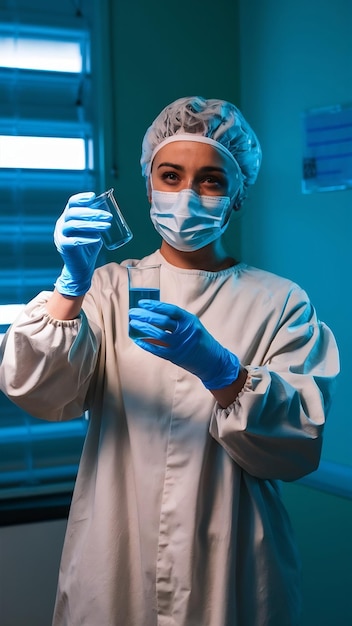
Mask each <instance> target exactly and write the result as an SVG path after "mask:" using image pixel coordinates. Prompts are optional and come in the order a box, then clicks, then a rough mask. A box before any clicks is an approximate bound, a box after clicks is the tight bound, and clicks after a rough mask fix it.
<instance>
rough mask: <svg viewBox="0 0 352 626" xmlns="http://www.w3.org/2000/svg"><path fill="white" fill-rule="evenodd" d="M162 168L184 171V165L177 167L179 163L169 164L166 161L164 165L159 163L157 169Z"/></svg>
mask: <svg viewBox="0 0 352 626" xmlns="http://www.w3.org/2000/svg"><path fill="white" fill-rule="evenodd" d="M160 167H173V168H174V169H175V170H183V169H184V168H183V167H182V165H177V163H169V162H168V161H164V162H163V163H159V165H158V167H157V169H159V168H160Z"/></svg>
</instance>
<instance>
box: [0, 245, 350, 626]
mask: <svg viewBox="0 0 352 626" xmlns="http://www.w3.org/2000/svg"><path fill="white" fill-rule="evenodd" d="M129 263H131V260H130V261H129ZM133 263H134V264H137V263H142V264H154V263H161V299H162V300H163V301H165V302H171V303H174V304H177V305H178V306H180V307H182V308H184V309H186V310H187V311H190V312H192V313H194V314H196V315H197V316H198V317H199V318H200V319H201V321H202V323H203V324H204V326H205V327H206V328H207V329H208V331H209V332H210V333H211V334H212V335H213V336H214V337H215V338H216V339H217V340H218V341H219V342H220V343H221V344H223V345H224V346H226V347H227V348H228V349H229V350H232V351H233V352H234V353H236V354H237V355H238V357H239V359H240V361H241V363H242V364H243V365H244V366H245V367H246V368H247V370H248V378H247V381H246V384H245V387H244V389H243V390H242V392H241V393H240V394H239V396H238V398H237V399H236V401H235V402H234V403H233V404H232V405H231V406H229V407H228V408H226V409H223V408H221V407H220V406H219V405H218V404H216V402H215V400H214V398H213V396H212V394H211V393H210V392H209V391H207V390H206V389H205V388H204V387H203V385H202V383H201V382H200V380H199V379H197V378H196V377H195V376H194V375H192V374H190V373H189V372H187V371H185V370H183V369H181V368H179V367H177V366H175V365H173V364H172V363H170V362H169V361H165V360H162V359H160V358H158V357H157V356H155V355H152V354H150V353H148V352H145V351H144V350H142V349H141V348H139V347H138V346H136V345H135V344H134V343H133V341H131V339H129V337H128V308H129V306H128V284H127V271H126V267H124V265H126V264H127V261H126V263H124V264H121V265H117V264H109V265H106V266H105V267H102V268H99V269H98V270H96V272H95V275H94V279H93V283H92V287H91V289H90V291H89V293H88V294H87V295H86V297H85V301H84V313H82V314H81V316H80V318H78V319H75V320H73V321H63V322H62V321H58V320H54V319H53V318H51V317H50V316H49V315H48V313H47V312H46V308H45V301H46V300H47V298H48V297H49V294H47V293H42V294H40V295H39V296H38V297H37V298H35V299H34V300H33V301H32V302H31V303H29V304H28V305H27V307H26V309H25V310H24V312H23V313H22V314H21V316H20V318H19V319H18V320H17V321H16V323H15V324H14V326H13V327H12V328H11V330H10V332H9V333H8V335H7V337H6V342H5V345H4V347H3V351H4V355H3V362H2V366H1V370H0V371H1V375H0V380H1V388H2V389H3V391H4V392H5V393H6V394H7V395H8V396H9V397H10V398H11V399H12V400H13V401H14V402H16V403H17V404H19V405H20V406H21V407H23V408H24V409H25V410H26V411H27V412H29V413H31V414H33V415H35V416H37V417H41V418H44V419H47V420H67V419H70V418H73V417H75V416H78V415H80V414H81V413H82V412H83V410H84V409H89V411H90V422H89V429H88V434H87V438H86V442H85V446H84V450H83V454H82V459H81V464H80V469H79V473H78V478H77V483H76V487H75V491H74V496H73V501H72V506H71V512H70V516H69V521H68V528H67V534H66V539H65V544H64V549H63V556H62V562H61V568H60V575H59V584H58V595H57V602H56V608H55V616H54V622H53V623H54V625H55V626H79V625H85V626H296V625H297V624H298V622H299V617H298V616H299V612H300V589H299V587H300V585H299V579H300V573H299V564H298V559H297V553H296V547H295V543H294V540H293V537H292V531H291V527H290V523H289V521H288V518H287V514H286V511H285V509H284V507H283V505H282V503H281V500H280V494H279V487H278V482H277V481H278V480H280V479H281V480H287V481H290V480H295V479H297V478H299V477H301V476H303V475H304V474H307V473H309V472H311V471H313V470H314V469H316V467H317V465H318V463H319V457H320V451H321V443H322V429H323V424H324V420H325V416H326V412H327V409H328V407H329V404H330V398H331V387H332V383H333V381H334V378H335V377H336V374H337V372H338V354H337V349H336V344H335V341H334V338H333V336H332V334H331V332H330V330H329V329H328V328H327V327H326V326H325V325H324V324H323V323H320V322H319V321H318V320H317V318H316V314H315V311H314V309H313V307H312V305H311V304H310V302H309V300H308V298H307V296H306V294H305V293H304V291H302V290H301V289H300V288H299V287H298V286H297V285H295V284H293V283H291V282H290V281H288V280H286V279H282V278H279V277H277V276H275V275H273V274H270V273H268V272H264V271H261V270H258V269H255V268H252V267H249V266H247V265H245V264H238V265H236V266H234V267H232V268H230V269H226V270H224V271H220V272H215V273H214V272H207V271H200V270H187V269H180V268H177V267H174V266H172V265H170V264H168V263H167V262H166V261H165V260H164V259H163V257H162V256H161V254H160V252H159V251H157V252H155V253H153V254H152V255H150V256H149V257H146V258H145V259H143V260H142V261H133ZM38 594H40V590H38Z"/></svg>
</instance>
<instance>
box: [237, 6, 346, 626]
mask: <svg viewBox="0 0 352 626" xmlns="http://www.w3.org/2000/svg"><path fill="white" fill-rule="evenodd" d="M351 24H352V4H351V3H350V1H349V0H335V1H334V2H321V1H320V0H309V2H307V1H306V0H287V1H286V2H282V1H281V0H265V2H263V0H251V1H249V2H248V0H241V1H240V37H241V38H240V57H241V64H240V72H241V106H242V109H243V111H244V113H245V114H246V116H247V118H248V120H249V121H250V122H251V123H252V125H253V127H254V128H255V130H256V131H257V133H258V136H259V138H260V141H261V144H262V148H263V165H262V169H261V173H260V175H259V179H258V182H257V184H256V186H255V188H254V189H253V191H252V194H251V196H250V198H249V200H248V201H247V210H246V213H245V215H244V217H243V220H242V223H241V250H242V258H243V259H244V260H246V261H247V262H249V263H252V264H254V265H257V266H260V267H263V268H265V269H268V270H270V271H274V272H276V273H279V274H281V275H285V276H287V277H289V278H292V279H293V280H295V281H297V282H298V283H300V284H301V285H302V286H303V287H304V288H305V289H306V290H307V291H308V293H309V295H310V297H311V299H312V301H313V303H314V304H315V305H316V308H317V309H318V312H319V315H320V317H321V318H322V319H323V320H324V321H325V322H326V323H327V324H328V325H329V326H331V328H332V329H333V331H334V333H335V335H336V337H337V340H338V344H339V348H340V353H341V364H342V373H341V375H340V377H339V382H338V387H337V392H336V397H335V402H334V405H333V408H332V410H331V413H330V415H329V419H328V423H327V427H326V435H325V442H324V448H323V458H324V459H326V460H328V461H333V462H335V463H341V464H347V465H349V466H351V465H352V454H351V449H352V415H351V402H350V398H349V394H348V392H349V389H350V387H351V383H350V370H351V367H350V363H351V354H352V334H351V327H352V326H351V319H352V310H351V302H352V300H351V297H350V295H349V292H350V290H351V269H352V263H351V257H352V245H351V241H352V236H351V235H352V228H351V225H352V190H346V191H339V192H324V193H315V194H310V195H303V194H302V193H301V170H302V166H301V163H302V147H303V142H302V133H301V114H302V112H303V111H304V110H306V109H309V108H311V107H319V106H329V105H333V104H339V103H342V104H346V103H352V90H351V86H352V39H351ZM283 494H284V501H285V503H286V506H287V508H288V511H289V513H290V516H291V519H292V522H293V526H294V530H295V532H296V535H297V541H298V544H299V548H300V552H301V557H302V566H303V589H304V616H303V622H302V626H345V625H346V624H350V623H352V600H351V598H352V593H351V590H352V536H351V529H352V501H351V500H347V499H343V498H339V497H336V496H334V495H332V494H328V493H324V492H321V491H317V490H314V489H310V488H307V487H303V486H301V485H299V484H287V485H284V487H283Z"/></svg>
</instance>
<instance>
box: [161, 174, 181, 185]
mask: <svg viewBox="0 0 352 626" xmlns="http://www.w3.org/2000/svg"><path fill="white" fill-rule="evenodd" d="M161 178H162V180H163V181H165V182H169V183H174V182H177V181H178V176H177V174H176V173H175V172H164V173H163V175H162V177H161Z"/></svg>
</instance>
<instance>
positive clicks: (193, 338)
mask: <svg viewBox="0 0 352 626" xmlns="http://www.w3.org/2000/svg"><path fill="white" fill-rule="evenodd" d="M138 304H139V307H140V308H134V309H130V310H129V316H130V325H131V326H132V327H133V328H134V329H136V330H137V332H138V331H139V332H141V333H143V335H144V337H147V339H139V338H137V339H134V341H135V343H136V344H137V345H139V346H140V347H141V348H143V349H144V350H147V351H148V352H151V353H152V354H155V355H157V356H160V357H161V358H163V359H167V360H168V361H172V363H175V365H179V366H180V367H183V368H184V369H185V370H188V371H189V372H192V374H195V375H196V376H198V378H200V380H201V381H202V383H203V385H204V386H205V387H206V388H207V389H222V388H223V387H227V386H228V385H230V384H231V383H233V382H234V381H235V380H236V379H237V377H238V374H239V371H240V363H239V360H238V358H237V356H236V355H235V354H232V352H230V351H229V350H227V349H226V348H224V347H223V346H222V345H221V344H220V343H219V342H218V341H216V339H214V337H212V335H211V334H210V333H209V332H208V331H207V330H206V329H205V328H204V326H203V324H202V323H201V322H200V320H199V319H198V317H196V315H193V314H192V313H188V312H187V311H185V310H184V309H180V308H179V307H177V306H174V305H173V304H166V303H165V302H158V301H156V300H146V299H145V300H139V302H138ZM148 338H150V339H151V340H157V341H158V342H162V343H163V345H159V344H156V343H151V342H150V341H149V340H148Z"/></svg>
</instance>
